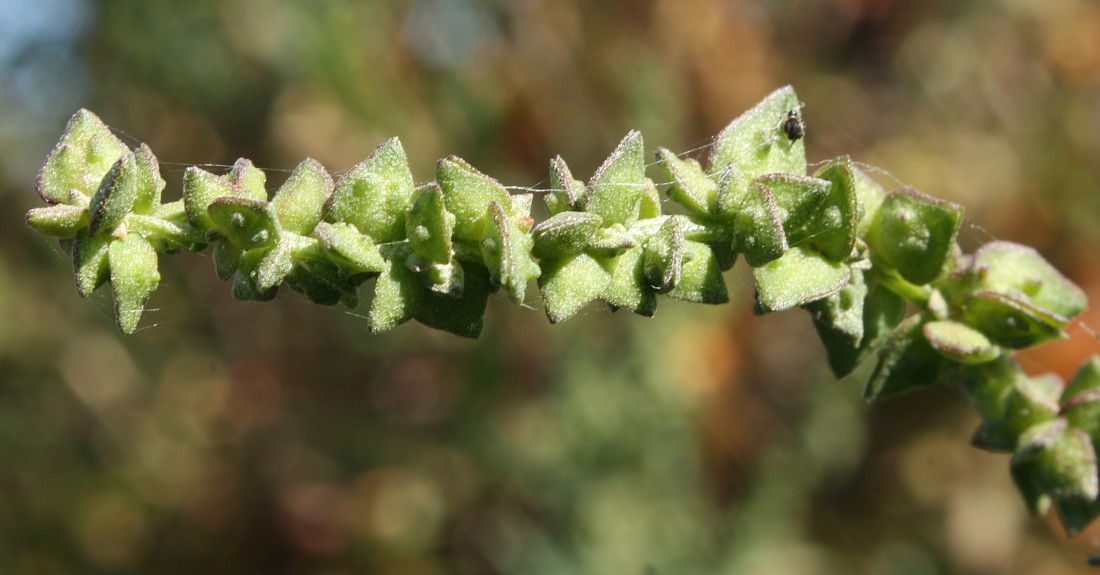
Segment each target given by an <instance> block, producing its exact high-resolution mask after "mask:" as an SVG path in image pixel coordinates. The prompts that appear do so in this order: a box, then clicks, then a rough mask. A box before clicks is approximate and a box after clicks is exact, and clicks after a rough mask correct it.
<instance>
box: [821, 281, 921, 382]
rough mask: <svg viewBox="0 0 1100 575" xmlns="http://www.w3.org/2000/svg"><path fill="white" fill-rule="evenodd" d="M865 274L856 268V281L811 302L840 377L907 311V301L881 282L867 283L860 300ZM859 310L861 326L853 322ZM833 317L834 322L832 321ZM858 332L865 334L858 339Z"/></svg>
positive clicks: (836, 373) (836, 372) (868, 351)
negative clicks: (856, 325) (858, 298)
mask: <svg viewBox="0 0 1100 575" xmlns="http://www.w3.org/2000/svg"><path fill="white" fill-rule="evenodd" d="M862 276H863V273H862V272H861V271H859V270H855V269H853V270H852V281H850V282H849V283H848V285H847V286H845V287H844V288H843V289H841V291H839V292H837V293H836V294H833V295H831V296H829V297H828V298H825V299H822V300H819V301H817V302H813V303H811V304H810V309H811V311H812V312H813V313H814V327H816V328H817V333H818V336H820V337H821V342H822V343H823V344H825V351H826V353H827V355H828V358H829V367H830V368H832V370H833V374H835V375H836V376H837V377H844V376H846V375H848V374H849V373H851V372H852V371H853V370H854V369H855V368H856V367H857V366H859V364H860V363H861V362H863V360H864V359H866V357H867V356H868V355H869V354H870V353H871V352H872V351H874V350H875V349H877V348H878V346H879V344H881V343H882V340H883V338H885V337H886V336H888V335H889V334H890V332H891V330H893V329H894V328H895V327H896V326H897V325H898V323H899V322H900V321H901V319H902V317H903V316H904V314H905V300H904V299H902V298H901V297H900V296H898V295H897V294H895V293H894V292H892V291H890V290H888V289H886V288H885V287H883V286H882V285H881V284H878V283H871V284H870V285H869V286H867V288H866V289H867V295H866V297H864V298H863V299H862V300H861V301H859V303H856V301H855V298H856V297H858V294H859V292H860V291H862V289H861V288H860V287H859V284H860V283H863V282H861V281H860V280H857V279H856V277H862ZM846 291H847V292H848V295H847V296H846V295H845V292H846ZM830 308H833V309H830ZM857 310H858V311H859V313H860V315H861V320H860V321H861V326H860V328H856V327H855V326H853V325H852V324H851V321H852V319H853V316H854V315H855V313H856V311H857ZM819 318H820V319H819ZM832 318H835V321H834V323H832V324H830V323H828V322H829V321H830V320H831V319H832ZM857 333H858V334H859V335H860V336H861V337H860V338H859V340H858V342H857V341H856V339H855V336H856V335H857Z"/></svg>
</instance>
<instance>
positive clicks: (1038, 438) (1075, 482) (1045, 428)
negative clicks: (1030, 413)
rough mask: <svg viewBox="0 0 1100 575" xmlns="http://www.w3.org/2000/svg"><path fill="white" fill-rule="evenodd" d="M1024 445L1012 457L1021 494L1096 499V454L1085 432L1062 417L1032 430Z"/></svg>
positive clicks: (1099, 483) (1098, 488) (1098, 485)
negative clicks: (1070, 424)
mask: <svg viewBox="0 0 1100 575" xmlns="http://www.w3.org/2000/svg"><path fill="white" fill-rule="evenodd" d="M1021 444H1022V445H1021V447H1020V449H1018V450H1017V451H1016V453H1015V454H1014V455H1013V456H1012V478H1013V479H1014V480H1015V481H1016V484H1017V486H1018V487H1020V490H1021V491H1037V492H1039V493H1043V494H1046V495H1049V496H1051V497H1053V498H1054V499H1055V500H1058V499H1067V498H1068V499H1081V500H1085V501H1092V500H1094V499H1096V496H1097V494H1098V492H1100V479H1098V478H1097V470H1096V453H1095V451H1094V450H1093V446H1092V441H1091V440H1090V439H1089V437H1088V435H1086V434H1085V433H1084V432H1082V431H1081V430H1079V429H1073V428H1072V427H1069V426H1068V425H1067V424H1066V421H1065V420H1064V419H1062V418H1058V419H1055V420H1052V421H1049V422H1046V423H1043V424H1040V425H1036V426H1035V427H1033V428H1032V429H1029V430H1028V431H1027V432H1026V433H1025V434H1024V435H1023V437H1021Z"/></svg>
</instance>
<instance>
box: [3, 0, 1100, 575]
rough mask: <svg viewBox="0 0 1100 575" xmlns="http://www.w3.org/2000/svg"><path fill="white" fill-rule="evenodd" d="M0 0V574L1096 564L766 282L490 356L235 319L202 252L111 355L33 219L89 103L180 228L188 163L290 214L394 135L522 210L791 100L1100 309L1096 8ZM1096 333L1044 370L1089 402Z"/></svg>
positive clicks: (296, 312)
mask: <svg viewBox="0 0 1100 575" xmlns="http://www.w3.org/2000/svg"><path fill="white" fill-rule="evenodd" d="M0 4H3V6H2V7H0V110H3V112H2V113H0V118H2V119H0V150H2V152H3V153H0V194H3V200H4V201H5V202H6V204H7V206H8V209H6V210H4V214H5V217H6V218H7V220H6V221H5V222H4V225H0V318H2V325H3V326H4V329H2V330H0V573H4V574H9V573H11V574H51V573H56V574H68V573H120V574H121V573H169V572H181V573H213V574H217V573H227V574H229V573H232V574H250V573H256V574H261V573H262V574H265V575H267V574H276V573H286V574H304V573H324V574H334V575H335V574H352V573H354V574H360V573H369V574H393V575H420V574H423V575H441V574H445V573H461V574H506V573H515V574H523V575H528V574H536V575H537V574H559V573H578V574H580V573H591V574H597V575H604V574H638V575H643V574H644V575H664V574H676V575H685V574H695V573H698V574H701V575H703V574H705V575H710V574H718V573H729V574H738V575H740V574H768V575H775V574H784V573H789V574H832V573H836V574H853V573H854V574H868V575H886V574H899V575H901V574H905V575H926V574H927V575H931V574H940V573H959V574H974V575H984V574H992V573H1014V574H1044V575H1045V574H1059V573H1064V574H1069V573H1086V572H1090V571H1089V570H1088V568H1087V567H1086V566H1085V557H1086V555H1087V554H1090V553H1097V552H1100V535H1097V532H1096V531H1095V530H1091V531H1089V532H1087V533H1086V534H1084V535H1082V536H1080V537H1078V538H1076V539H1075V540H1073V541H1068V542H1067V541H1065V540H1064V537H1063V536H1062V534H1061V532H1060V528H1059V527H1057V524H1056V523H1055V522H1052V521H1043V520H1042V519H1036V518H1029V517H1027V516H1026V511H1025V507H1024V504H1023V502H1022V501H1021V500H1020V497H1019V496H1018V494H1017V493H1016V490H1015V488H1014V487H1013V485H1012V482H1011V479H1010V477H1009V474H1008V458H1007V457H1006V456H1004V455H997V454H990V453H985V452H981V451H978V450H976V449H973V448H972V447H970V446H969V445H968V440H969V437H970V434H971V433H972V431H973V429H974V427H975V426H976V425H977V424H978V420H977V417H976V416H975V415H974V414H973V411H972V410H971V409H970V407H969V406H968V405H967V404H966V402H965V400H964V399H963V398H962V396H961V394H959V393H956V392H955V391H953V390H944V389H937V390H931V391H925V392H920V393H917V394H914V395H911V396H906V397H903V398H899V399H897V400H892V401H889V402H886V403H884V404H882V405H877V406H873V407H868V406H867V405H865V404H864V402H863V400H862V399H861V393H862V389H861V384H862V383H861V380H860V377H861V376H862V377H863V378H864V379H865V378H866V376H867V374H868V366H864V367H863V368H861V370H860V371H859V372H857V374H855V375H853V376H850V377H848V378H845V379H843V380H841V381H836V380H835V378H833V377H832V376H831V375H830V373H829V370H828V368H827V366H826V365H825V363H824V353H823V351H822V350H821V347H820V344H819V343H818V342H817V341H816V338H815V335H814V332H813V328H812V326H811V323H810V320H809V318H808V316H807V315H806V314H804V313H802V312H788V313H782V314H776V315H774V316H765V317H757V316H754V315H752V314H751V313H750V310H751V299H752V291H753V286H752V278H751V273H750V272H749V271H748V270H747V269H746V268H744V267H743V266H738V267H735V268H734V269H733V270H731V271H730V272H729V273H728V274H727V283H728V286H729V288H730V292H731V299H732V303H731V304H729V305H725V306H717V307H702V306H693V305H688V304H683V303H677V302H674V301H671V300H664V299H662V302H661V304H660V309H659V310H658V313H657V315H656V317H655V318H652V319H648V318H642V317H638V316H631V315H629V314H627V313H624V312H619V313H614V314H612V313H610V312H608V311H607V310H606V309H604V308H602V307H599V306H592V307H591V308H589V309H586V310H584V311H583V312H582V313H581V314H579V315H578V316H577V317H575V318H573V319H571V320H569V321H568V322H565V323H563V324H561V325H554V326H550V325H548V323H547V322H546V320H545V318H544V315H543V313H542V310H541V309H540V308H539V306H538V305H537V304H535V305H534V307H535V309H528V308H526V307H517V306H513V305H511V304H510V302H507V301H505V298H503V297H502V296H499V295H497V296H494V297H493V299H492V300H491V301H490V305H489V315H488V318H487V321H486V325H487V329H486V333H485V334H484V335H483V336H482V338H481V339H479V340H477V341H466V340H459V339H458V338H455V337H454V336H450V335H447V334H444V333H440V332H435V331H432V330H428V329H426V328H422V327H419V326H416V325H412V324H409V325H405V326H402V327H399V328H398V329H396V330H394V331H393V332H391V333H386V334H383V335H371V334H370V332H369V330H368V328H367V324H366V320H365V319H364V318H363V317H362V316H363V314H364V313H365V309H366V308H365V307H363V306H361V307H360V308H359V309H356V310H342V309H335V308H332V309H330V308H321V307H318V306H314V305H312V304H309V303H308V302H307V301H306V300H305V299H304V298H303V297H302V296H299V295H297V294H294V293H292V292H290V291H285V292H284V293H280V295H279V297H278V298H277V299H276V301H274V302H272V303H268V304H264V305H254V304H248V303H243V302H237V301H233V300H232V298H231V297H230V294H229V286H228V285H226V284H224V283H222V282H220V281H218V280H217V279H216V276H215V274H214V271H213V269H212V265H211V263H212V262H211V261H210V256H209V254H199V255H196V254H179V255H177V256H174V257H170V258H169V257H164V258H162V259H161V273H162V276H163V280H162V283H161V287H160V289H159V290H158V292H157V293H156V294H155V295H154V296H153V299H152V301H151V303H150V306H149V307H150V309H149V311H148V312H147V314H146V316H145V318H144V319H143V323H142V325H141V328H140V329H139V331H138V332H137V333H136V334H134V335H132V336H127V337H123V336H120V335H118V334H117V333H116V331H115V328H114V325H113V321H112V313H113V312H112V309H111V302H110V300H109V297H108V296H107V295H106V294H102V293H99V294H96V295H94V296H92V297H91V298H89V299H88V300H81V299H80V298H79V297H78V296H77V295H76V294H75V293H74V290H73V289H72V283H71V281H70V280H69V279H68V278H69V271H68V266H69V262H68V261H67V258H66V256H65V255H64V254H63V253H62V251H61V249H60V248H59V247H58V246H57V244H56V243H55V242H52V241H50V240H48V239H45V238H43V237H40V236H37V235H35V234H34V233H32V232H31V231H30V230H29V229H27V228H26V226H25V225H23V222H22V221H21V218H22V217H23V216H22V214H23V213H24V212H25V211H26V210H27V209H29V208H31V207H34V206H36V205H38V203H39V199H38V198H37V197H36V195H35V193H34V178H35V173H36V171H37V169H38V166H39V165H41V163H42V162H43V161H44V159H45V157H46V155H47V153H48V152H49V150H50V148H51V146H52V145H53V143H54V142H55V141H56V139H57V137H58V135H59V134H60V133H61V129H62V126H63V125H64V122H65V120H66V119H67V118H68V116H69V115H70V114H72V112H73V111H75V110H76V109H78V108H81V107H86V108H89V109H91V110H93V111H95V112H96V113H97V114H99V115H100V116H101V117H103V118H104V120H105V121H106V122H107V123H108V124H109V125H110V126H111V127H112V128H114V129H115V130H116V131H117V133H118V135H119V136H120V137H121V138H123V140H124V141H126V142H127V143H128V144H130V145H134V144H137V143H138V142H147V143H148V144H149V145H150V146H151V147H152V148H153V150H154V151H155V152H156V153H157V155H158V157H159V158H160V160H161V166H162V169H163V172H164V177H165V179H166V180H167V181H168V189H167V190H166V192H165V197H166V199H175V198H177V197H178V194H179V186H180V180H181V177H182V173H183V170H184V169H185V167H186V166H188V165H193V164H203V165H206V167H207V168H208V169H211V170H215V171H217V170H218V169H221V167H223V166H227V165H230V164H232V163H233V161H234V160H235V159H236V158H238V157H248V158H251V159H252V160H253V161H254V162H256V164H257V165H259V166H261V167H263V168H265V169H266V170H267V173H268V181H269V184H272V185H277V184H278V183H279V182H281V181H282V180H283V179H285V177H286V175H287V174H288V171H289V170H290V169H292V168H293V166H294V165H296V164H297V163H298V162H299V161H300V160H301V159H303V158H304V157H307V156H309V157H313V158H317V159H318V160H320V161H321V162H322V163H323V164H324V165H325V166H326V167H327V168H328V169H329V170H330V171H331V172H333V173H334V174H340V173H341V172H343V171H345V170H347V169H349V168H350V167H351V166H353V165H354V164H355V163H356V162H358V161H360V160H361V159H363V158H365V157H366V156H367V155H369V154H370V152H371V150H372V149H373V148H374V147H375V146H376V145H378V144H379V143H381V142H383V141H384V140H386V139H387V138H390V137H392V136H398V137H400V138H401V140H402V142H403V144H404V147H405V149H406V150H407V151H408V154H409V159H410V162H411V165H412V170H413V174H414V176H415V178H416V180H417V181H418V182H425V181H428V180H430V179H431V178H432V174H433V170H434V162H435V161H436V159H438V158H440V157H443V156H445V155H448V154H457V155H460V156H462V157H464V158H465V159H467V160H468V161H469V162H470V163H471V164H473V165H474V166H476V167H477V168H478V169H480V170H483V171H485V172H486V173H489V174H492V175H493V176H495V177H497V178H498V179H500V180H501V181H502V182H503V183H505V184H508V185H515V186H521V187H529V188H532V189H534V190H536V193H538V191H539V190H545V188H546V187H547V183H546V182H547V166H548V161H549V159H550V158H552V157H554V156H556V155H558V154H561V155H562V156H563V157H564V158H565V160H566V161H568V162H569V165H570V167H571V168H572V170H573V172H574V174H575V175H576V176H577V177H578V178H581V179H587V178H588V175H589V174H591V173H592V171H593V170H594V169H595V168H596V167H597V166H598V165H599V164H600V162H602V160H603V159H604V158H605V157H606V155H607V154H608V153H609V152H610V150H611V149H612V148H613V147H614V145H615V143H616V142H618V141H619V139H620V137H621V136H622V135H623V134H625V133H627V131H628V130H630V129H638V130H640V131H641V132H642V133H643V134H644V137H645V138H646V145H647V150H655V149H656V147H657V146H658V145H660V146H665V147H668V148H670V149H672V150H676V151H679V152H683V153H684V154H686V155H689V156H693V157H705V156H706V154H707V153H708V145H709V143H710V141H711V140H710V138H711V137H712V136H713V135H714V134H716V133H717V132H718V131H719V130H720V129H721V128H722V127H723V126H724V125H725V124H726V123H727V122H729V121H730V120H732V119H733V118H735V117H736V116H737V115H739V114H740V113H741V112H742V111H744V110H745V109H746V108H747V107H749V106H751V105H752V104H754V103H755V102H756V101H757V100H759V99H760V98H761V97H763V96H764V95H765V94H767V93H768V92H770V91H771V90H773V89H774V88H776V87H779V86H781V85H785V84H792V85H794V87H795V89H796V90H797V91H798V94H799V96H800V98H801V99H802V100H803V102H804V108H803V115H804V117H805V120H806V123H807V134H806V142H807V149H808V152H809V155H810V161H811V162H819V161H824V160H827V159H829V158H831V157H834V156H837V155H840V154H849V155H851V156H852V157H853V158H854V159H855V160H857V161H859V162H865V163H867V164H873V165H875V166H880V167H881V168H882V171H881V172H879V173H878V175H879V176H880V179H881V180H882V181H883V182H884V183H885V184H887V185H888V187H891V188H894V187H901V186H911V187H914V188H917V189H920V190H922V191H924V192H927V193H929V194H931V195H934V196H937V197H942V198H946V199H951V200H954V201H957V202H959V203H961V204H963V205H964V206H966V208H967V223H966V224H964V229H963V231H962V234H961V237H960V240H961V241H962V242H963V243H964V244H965V246H966V247H967V248H968V249H972V248H974V247H976V246H977V245H980V244H982V243H985V242H987V241H990V240H992V239H1001V240H1010V241H1017V242H1023V243H1027V244H1029V245H1033V246H1035V247H1036V248H1037V249H1038V250H1039V251H1040V252H1042V253H1043V255H1044V256H1046V257H1047V258H1048V259H1050V260H1051V261H1052V262H1053V263H1054V264H1055V265H1056V266H1057V267H1058V268H1059V269H1061V270H1063V271H1064V272H1065V273H1066V274H1067V276H1069V277H1071V278H1072V279H1074V280H1075V281H1077V282H1079V283H1080V284H1081V286H1082V287H1083V288H1084V289H1086V291H1088V292H1089V295H1090V296H1091V297H1092V300H1093V301H1094V302H1097V301H1100V260H1098V259H1097V256H1096V250H1095V249H1094V248H1093V247H1092V246H1095V245H1097V240H1098V237H1100V225H1098V223H1100V162H1098V161H1097V160H1098V159H1100V3H1097V2H1094V1H1092V0H991V1H988V2H967V3H959V2H949V1H946V0H931V1H919V2H918V1H915V0H908V1H907V0H806V1H803V2H783V1H778V0H775V1H748V0H745V1H738V0H646V1H643V0H611V1H607V2H586V1H584V0H523V1H517V2H500V1H492V0H395V1H392V2H354V1H351V0H340V1H334V2H325V3H306V2H294V1H292V0H231V1H227V2H212V1H198V2H169V1H167V0H147V1H142V2H127V1H123V0H98V1H93V0H37V1H31V0H9V1H8V2H5V3H0ZM650 175H651V177H654V178H659V176H658V175H657V171H656V170H653V171H651V172H650ZM538 204H539V202H536V205H538ZM537 209H541V208H537ZM47 304H48V305H47ZM528 307H530V306H528ZM1098 307H1100V306H1097V307H1094V309H1092V310H1090V311H1088V312H1086V313H1085V314H1084V315H1083V316H1082V317H1081V319H1080V321H1079V323H1075V324H1074V325H1073V326H1072V327H1071V329H1070V330H1069V334H1070V336H1071V337H1070V338H1069V339H1067V340H1066V341H1063V342H1058V343H1055V344H1050V345H1047V346H1043V347H1040V348H1037V349H1035V350H1033V351H1030V352H1027V353H1025V354H1022V356H1021V358H1020V359H1021V362H1022V363H1023V365H1024V366H1025V368H1026V369H1028V370H1029V371H1032V372H1046V371H1052V372H1055V373H1058V374H1059V375H1061V376H1062V377H1070V376H1072V373H1073V371H1074V370H1075V369H1076V366H1077V365H1079V364H1080V362H1081V361H1082V360H1083V359H1085V358H1086V357H1088V356H1089V355H1091V354H1094V353H1097V352H1100V342H1098V341H1097V338H1096V332H1097V330H1100V311H1098V309H1097V308H1098Z"/></svg>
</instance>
